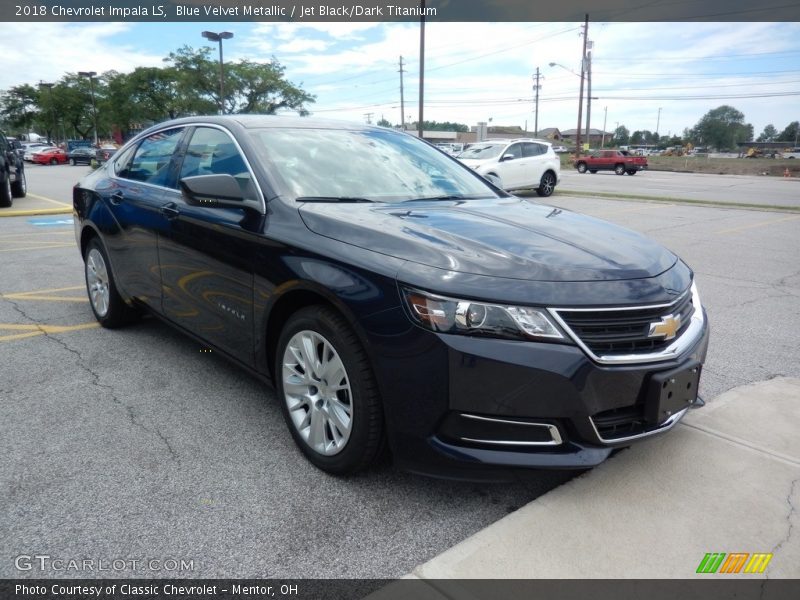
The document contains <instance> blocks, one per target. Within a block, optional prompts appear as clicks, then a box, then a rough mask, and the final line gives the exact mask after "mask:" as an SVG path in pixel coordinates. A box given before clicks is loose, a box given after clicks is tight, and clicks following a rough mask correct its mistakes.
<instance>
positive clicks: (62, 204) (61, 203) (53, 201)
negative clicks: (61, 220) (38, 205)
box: [28, 192, 72, 210]
mask: <svg viewBox="0 0 800 600" xmlns="http://www.w3.org/2000/svg"><path fill="white" fill-rule="evenodd" d="M28 196H30V197H31V198H37V199H38V200H44V201H46V202H52V203H53V204H58V205H59V206H69V208H70V210H71V209H72V204H68V203H67V202H61V201H60V200H53V199H52V198H48V197H47V196H40V195H39V194H31V193H30V192H28Z"/></svg>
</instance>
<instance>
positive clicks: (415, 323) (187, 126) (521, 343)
mask: <svg viewBox="0 0 800 600" xmlns="http://www.w3.org/2000/svg"><path fill="white" fill-rule="evenodd" d="M74 210H75V215H76V219H75V223H76V235H77V239H78V243H79V245H80V251H81V253H82V255H83V257H84V259H85V265H86V268H85V272H86V285H87V288H88V293H89V297H90V299H91V306H92V309H93V311H94V313H95V315H96V317H97V319H98V320H99V321H100V323H101V324H102V325H104V326H106V327H117V326H120V325H122V324H125V323H128V322H130V321H131V320H132V319H133V318H135V317H136V316H137V315H138V314H139V313H140V312H142V311H143V310H147V311H149V312H152V313H154V314H156V315H158V316H160V317H162V318H163V319H165V320H166V321H168V322H169V323H171V324H172V325H174V326H176V327H178V328H179V329H181V330H183V331H184V332H186V333H188V334H189V335H191V336H194V337H195V338H198V339H200V340H201V341H202V342H203V343H204V344H207V345H209V346H211V347H213V348H215V349H216V350H217V351H219V352H221V353H224V354H225V355H227V356H228V357H229V358H231V359H233V360H235V361H236V362H237V363H239V364H241V365H242V366H244V367H246V368H247V369H249V370H250V371H251V372H253V373H255V374H256V375H258V376H259V377H261V378H262V379H264V380H269V381H271V382H274V385H275V387H276V388H277V392H278V397H279V402H280V404H281V408H282V410H283V414H284V416H285V418H286V422H287V425H288V428H289V430H290V431H291V433H292V436H293V437H294V439H295V441H296V442H297V445H298V446H299V447H300V449H301V450H302V451H303V452H304V453H305V455H306V456H307V457H308V459H309V460H310V461H311V462H313V463H314V464H315V465H317V466H318V467H320V468H321V469H324V470H326V471H328V472H331V473H338V474H344V473H352V472H355V471H357V470H359V469H363V468H365V467H367V466H368V465H370V464H371V463H372V462H373V461H374V460H375V459H376V458H377V457H378V455H379V454H380V453H381V452H382V450H383V449H384V448H385V447H387V446H388V449H389V450H390V451H391V454H392V455H393V457H394V460H395V462H396V463H397V464H398V465H400V466H401V467H403V468H405V469H409V470H412V471H416V472H423V473H428V474H436V475H443V476H455V477H464V478H472V477H481V476H487V473H488V476H489V477H495V476H496V477H499V476H500V474H504V476H505V475H506V474H510V472H511V471H513V470H515V469H519V468H531V467H588V466H592V465H596V464H598V463H600V462H601V461H603V460H604V459H605V458H606V457H608V456H609V454H610V453H611V452H612V450H613V449H614V448H618V447H620V446H626V445H628V444H630V443H631V442H633V441H636V440H639V439H642V438H646V437H649V436H651V435H654V434H659V433H663V432H666V431H668V430H669V429H670V428H672V427H673V426H674V425H675V424H676V423H677V422H678V421H679V420H680V419H681V417H683V415H684V414H685V413H686V411H687V409H688V407H690V406H691V405H692V404H693V403H695V402H696V399H697V386H698V381H699V376H700V369H701V366H702V363H703V361H704V359H705V355H706V348H707V345H708V326H707V320H706V315H705V311H704V309H703V307H702V305H701V304H700V298H699V296H698V293H697V288H696V286H695V284H694V281H693V274H692V271H691V270H690V269H689V267H688V266H686V264H685V263H684V262H683V261H681V259H679V258H678V257H677V256H675V255H674V254H672V253H671V252H670V251H668V250H666V249H664V248H662V247H661V246H659V245H658V244H656V243H655V242H653V241H651V240H649V239H647V238H645V237H643V236H642V235H639V234H637V233H634V232H631V231H628V230H625V229H622V228H619V227H616V226H614V225H611V224H609V223H605V222H603V221H599V220H597V219H593V218H590V217H586V216H582V215H579V214H575V213H572V212H569V211H566V210H560V209H557V208H553V207H550V206H543V205H540V204H536V203H532V202H530V201H528V200H522V199H519V198H516V197H514V196H510V195H508V194H506V193H505V192H502V191H500V190H499V189H498V188H496V187H493V186H491V185H489V184H488V183H487V182H486V181H485V180H484V179H483V178H482V177H481V176H480V175H478V174H477V173H475V172H474V171H473V170H472V169H470V168H467V167H465V166H463V165H461V164H460V163H459V162H458V161H457V160H455V159H453V158H451V157H449V156H447V155H445V154H444V153H442V152H440V151H438V150H437V149H435V148H434V147H432V146H430V145H428V144H426V143H425V142H422V141H419V140H418V139H416V138H414V137H412V136H410V135H407V134H405V133H402V132H397V131H393V130H388V129H383V128H378V127H371V126H362V125H350V124H342V123H336V122H328V121H320V120H315V119H310V118H289V117H274V116H273V117H264V116H235V117H234V116H231V117H197V118H187V119H180V120H176V121H171V122H168V123H164V124H161V125H159V126H156V127H154V128H152V129H150V130H148V131H145V132H143V133H142V134H141V135H139V136H138V137H137V138H135V139H134V140H132V141H131V142H130V143H128V144H127V145H126V146H125V147H124V148H122V149H121V150H120V151H119V152H118V153H117V154H116V156H115V157H114V158H113V159H112V160H111V161H109V163H108V164H107V165H105V166H104V167H103V168H101V169H98V170H97V171H95V172H93V173H91V174H89V175H87V176H86V178H85V179H83V181H81V182H80V183H79V184H78V185H77V186H76V187H75V189H74Z"/></svg>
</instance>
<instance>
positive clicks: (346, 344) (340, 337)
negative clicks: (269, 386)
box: [274, 305, 384, 475]
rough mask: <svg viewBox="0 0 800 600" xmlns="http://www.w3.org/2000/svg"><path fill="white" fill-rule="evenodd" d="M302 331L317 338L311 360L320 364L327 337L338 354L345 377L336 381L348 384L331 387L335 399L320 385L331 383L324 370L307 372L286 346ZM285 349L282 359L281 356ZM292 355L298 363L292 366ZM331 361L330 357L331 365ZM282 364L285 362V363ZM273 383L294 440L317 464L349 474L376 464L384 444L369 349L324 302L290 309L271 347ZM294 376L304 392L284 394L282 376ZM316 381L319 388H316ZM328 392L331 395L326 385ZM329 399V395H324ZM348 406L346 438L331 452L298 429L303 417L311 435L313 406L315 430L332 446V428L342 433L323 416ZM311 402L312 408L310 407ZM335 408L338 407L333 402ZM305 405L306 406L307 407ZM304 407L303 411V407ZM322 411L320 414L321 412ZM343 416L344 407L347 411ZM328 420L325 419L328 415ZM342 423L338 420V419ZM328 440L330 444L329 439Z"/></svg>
mask: <svg viewBox="0 0 800 600" xmlns="http://www.w3.org/2000/svg"><path fill="white" fill-rule="evenodd" d="M303 336H312V337H313V336H316V337H317V338H319V337H321V338H323V339H322V340H320V341H319V343H318V344H316V343H315V344H314V345H313V349H314V353H315V357H314V358H315V362H316V363H317V364H320V363H324V361H325V360H326V358H325V357H326V355H325V354H324V353H325V347H324V345H323V343H324V342H327V344H328V345H329V348H328V349H327V350H328V351H330V350H331V349H332V351H333V354H334V356H335V357H336V358H338V359H339V360H340V361H341V365H342V367H343V368H342V372H343V376H342V377H341V378H339V377H337V379H338V380H339V381H338V382H337V383H336V384H333V385H335V386H336V387H337V388H341V387H342V382H344V383H345V384H346V386H345V387H347V389H338V390H337V391H335V392H333V393H334V394H335V399H336V401H335V402H334V401H333V400H330V399H327V398H325V395H326V392H323V387H322V386H323V385H324V386H328V385H331V384H329V383H328V382H327V380H326V379H325V374H324V373H323V374H321V375H320V374H317V373H316V372H314V370H313V368H312V369H309V374H308V375H307V374H306V371H305V369H303V365H302V364H301V361H302V358H298V355H297V354H294V353H292V352H291V350H289V351H288V352H289V353H288V354H287V348H288V347H289V345H290V343H292V344H296V343H297V340H298V339H302V338H303ZM285 354H287V357H286V359H285V357H284V355H285ZM295 359H296V362H297V364H294V365H291V363H292V362H294V361H295ZM332 362H333V361H331V362H329V363H328V364H331V363H332ZM285 364H286V366H284V365H285ZM274 367H275V371H274V373H275V382H276V386H277V390H278V402H280V405H281V411H282V412H283V416H284V419H285V420H286V425H287V427H288V428H289V431H290V432H291V434H292V437H293V438H294V441H295V443H296V444H297V446H298V447H299V448H300V450H301V451H302V452H303V454H304V455H305V456H306V458H308V460H309V461H311V463H312V464H314V465H315V466H316V467H318V468H320V469H322V470H323V471H326V472H328V473H331V474H333V475H351V474H353V473H357V472H358V471H361V470H363V469H366V468H367V467H369V466H370V465H372V464H374V463H375V462H376V461H377V459H378V458H379V456H380V455H381V454H382V451H383V448H384V431H383V408H382V403H381V399H380V394H379V392H378V385H377V383H376V382H375V376H374V375H373V373H372V368H371V367H370V364H369V361H368V359H367V354H366V352H365V351H364V348H363V347H362V345H361V343H360V342H359V340H358V338H357V337H356V335H355V333H354V332H353V330H352V329H351V328H350V326H349V325H348V323H347V321H345V320H344V318H343V317H342V316H341V315H340V314H339V313H337V312H336V311H334V310H333V309H331V308H329V307H327V306H321V305H320V306H309V307H306V308H303V309H301V310H299V311H297V312H296V313H294V314H293V315H292V316H291V317H289V319H288V320H287V321H286V324H285V325H284V327H283V331H281V335H280V338H279V339H278V345H277V349H276V352H275V364H274ZM285 377H288V378H298V379H299V381H300V383H298V384H297V385H298V389H302V388H304V387H306V383H304V382H310V383H308V392H307V393H300V392H299V391H298V393H297V394H296V395H295V396H294V398H290V397H289V396H287V394H286V391H285V389H284V383H285V382H284V378H285ZM314 384H319V385H320V387H319V388H317V387H315V385H314ZM327 394H331V391H330V390H328V391H327ZM328 398H330V396H328ZM290 401H295V404H294V407H293V410H292V411H291V412H290V409H289V402H290ZM329 402H330V403H331V406H333V405H334V404H336V405H338V406H340V407H341V406H344V407H345V408H347V407H349V410H350V414H349V417H350V421H349V426H350V431H349V434H348V436H349V437H347V439H345V440H344V442H343V443H342V444H341V446H340V447H339V448H337V449H332V451H333V452H334V453H331V454H327V455H326V454H324V453H322V452H320V451H318V450H316V449H315V448H313V447H312V446H311V444H310V443H309V442H308V441H307V440H306V439H305V437H304V435H306V434H302V435H301V433H300V428H301V427H302V426H303V425H304V424H305V423H306V422H307V423H308V425H307V426H306V427H305V429H308V434H307V435H308V437H309V438H310V437H311V433H312V432H311V429H312V427H313V423H314V419H313V415H312V412H313V411H316V413H315V414H316V415H317V419H318V420H319V419H321V421H318V422H320V423H322V424H321V425H319V427H321V428H322V429H320V430H319V431H320V432H321V435H322V436H323V437H325V438H326V439H325V440H324V442H325V444H327V445H328V447H329V448H330V447H331V446H330V444H333V445H334V446H335V445H336V443H335V439H336V436H335V435H334V431H333V430H334V428H336V432H338V433H339V436H340V438H341V437H344V436H343V435H342V429H341V428H337V427H338V426H337V425H335V424H333V420H332V419H330V418H329V417H328V416H327V415H329V414H331V413H332V412H334V411H333V410H332V409H331V408H330V407H329V406H328V403H329ZM312 404H313V405H314V407H316V408H312ZM333 408H336V406H333ZM306 409H307V410H306ZM303 411H304V412H303ZM320 413H322V414H320ZM292 415H294V417H295V418H297V419H299V420H301V423H300V424H295V422H294V421H293V416H292ZM345 415H346V412H345ZM326 419H327V420H326ZM340 422H341V421H340ZM329 442H330V444H329Z"/></svg>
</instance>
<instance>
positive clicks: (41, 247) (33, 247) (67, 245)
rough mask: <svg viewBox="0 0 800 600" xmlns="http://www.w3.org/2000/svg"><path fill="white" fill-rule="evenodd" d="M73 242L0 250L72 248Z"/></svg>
mask: <svg viewBox="0 0 800 600" xmlns="http://www.w3.org/2000/svg"><path fill="white" fill-rule="evenodd" d="M74 247H75V244H57V245H52V246H25V247H23V248H5V249H3V250H0V252H19V251H20V250H47V249H48V248H74Z"/></svg>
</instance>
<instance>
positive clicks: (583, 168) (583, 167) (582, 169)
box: [575, 162, 586, 173]
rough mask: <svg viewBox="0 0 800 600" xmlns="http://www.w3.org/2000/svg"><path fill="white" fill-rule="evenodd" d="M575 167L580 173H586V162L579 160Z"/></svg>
mask: <svg viewBox="0 0 800 600" xmlns="http://www.w3.org/2000/svg"><path fill="white" fill-rule="evenodd" d="M575 167H576V168H577V169H578V173H586V163H585V162H579V163H578V164H577V165H575Z"/></svg>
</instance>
